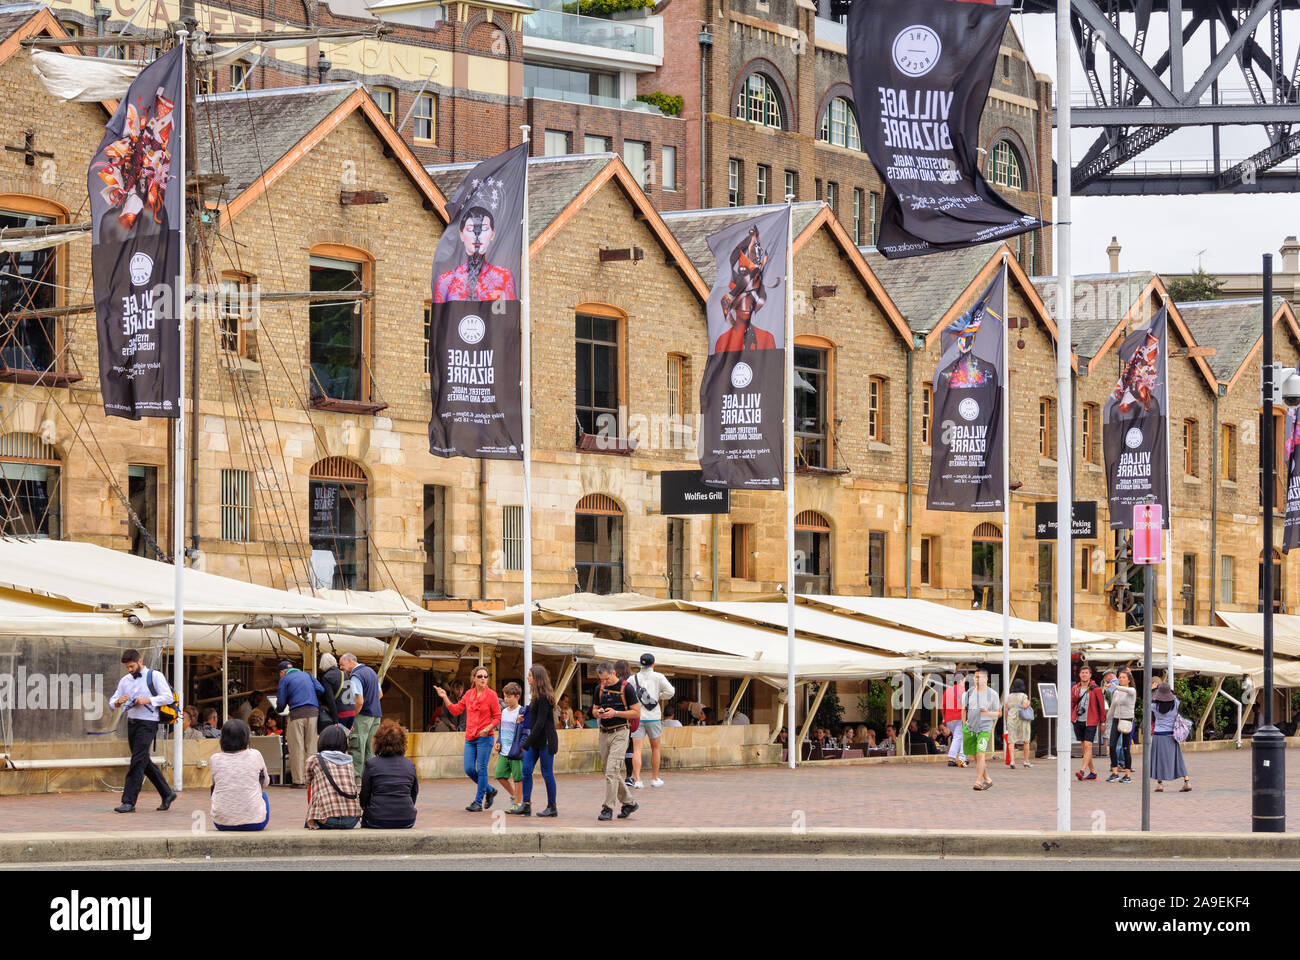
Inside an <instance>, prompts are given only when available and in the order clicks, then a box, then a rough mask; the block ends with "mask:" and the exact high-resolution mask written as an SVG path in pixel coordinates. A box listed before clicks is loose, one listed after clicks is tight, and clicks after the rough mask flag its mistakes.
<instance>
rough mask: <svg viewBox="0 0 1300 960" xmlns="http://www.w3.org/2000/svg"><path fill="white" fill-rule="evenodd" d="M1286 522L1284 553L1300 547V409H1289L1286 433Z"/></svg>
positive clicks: (1284, 445)
mask: <svg viewBox="0 0 1300 960" xmlns="http://www.w3.org/2000/svg"><path fill="white" fill-rule="evenodd" d="M1282 448H1283V450H1284V451H1285V453H1286V521H1285V524H1284V525H1283V527H1282V552H1283V553H1290V552H1291V551H1292V550H1294V549H1295V548H1296V547H1300V407H1287V409H1286V433H1285V434H1284V435H1283V437H1282Z"/></svg>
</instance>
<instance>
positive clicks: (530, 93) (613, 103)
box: [524, 87, 662, 116]
mask: <svg viewBox="0 0 1300 960" xmlns="http://www.w3.org/2000/svg"><path fill="white" fill-rule="evenodd" d="M524 96H525V97H537V98H538V99H539V100H563V101H564V102H565V103H586V104H590V105H591V106H593V107H613V108H614V109H616V110H639V111H640V112H641V113H653V114H655V115H656V116H659V115H661V114H662V111H661V110H660V109H659V108H658V107H655V106H652V105H650V104H648V103H643V102H642V101H640V100H620V99H619V98H618V97H599V96H597V95H596V94H594V93H575V92H574V91H572V90H552V89H551V88H550V87H524Z"/></svg>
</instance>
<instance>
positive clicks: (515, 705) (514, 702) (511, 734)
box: [492, 681, 528, 816]
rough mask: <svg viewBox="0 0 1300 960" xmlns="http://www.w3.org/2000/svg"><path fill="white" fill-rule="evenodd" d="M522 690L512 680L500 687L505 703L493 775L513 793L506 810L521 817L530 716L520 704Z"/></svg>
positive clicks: (493, 749) (493, 748) (502, 710)
mask: <svg viewBox="0 0 1300 960" xmlns="http://www.w3.org/2000/svg"><path fill="white" fill-rule="evenodd" d="M521 693H523V691H522V690H521V689H519V684H517V683H515V682H514V681H511V682H510V683H507V684H506V685H505V686H504V687H502V688H501V696H502V697H504V698H505V701H506V705H505V706H504V707H502V709H501V726H500V730H499V733H498V737H497V742H496V744H495V745H494V746H493V747H492V751H493V752H494V753H495V754H496V755H497V762H496V771H495V772H494V773H493V776H494V777H496V779H497V781H498V782H499V783H500V784H501V786H502V787H504V788H505V791H506V793H508V794H510V801H511V803H510V809H508V810H507V811H506V813H512V814H515V815H516V816H518V815H519V814H522V813H523V812H524V804H523V795H522V794H523V787H522V783H521V781H522V780H523V779H524V737H525V736H526V735H527V721H528V716H527V714H525V713H524V708H523V707H521V706H520V705H519V695H520V694H521Z"/></svg>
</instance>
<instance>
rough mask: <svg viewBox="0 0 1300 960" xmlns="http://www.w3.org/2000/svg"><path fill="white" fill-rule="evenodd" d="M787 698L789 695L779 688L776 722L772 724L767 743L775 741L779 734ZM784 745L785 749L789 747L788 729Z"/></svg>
mask: <svg viewBox="0 0 1300 960" xmlns="http://www.w3.org/2000/svg"><path fill="white" fill-rule="evenodd" d="M789 699H790V695H789V694H788V693H786V692H785V691H784V690H780V691H778V692H777V695H776V723H774V724H772V735H771V736H770V737H768V738H767V742H768V743H769V744H773V743H776V739H777V737H779V736H781V729H782V728H781V721H782V720H783V719H785V705H786V701H788V700H789ZM785 747H786V749H787V750H789V749H790V734H789V731H788V730H787V732H786V737H785Z"/></svg>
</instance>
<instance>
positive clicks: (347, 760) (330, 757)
mask: <svg viewBox="0 0 1300 960" xmlns="http://www.w3.org/2000/svg"><path fill="white" fill-rule="evenodd" d="M360 793H361V788H360V787H359V786H358V785H357V774H356V771H355V770H354V769H353V767H352V754H350V753H348V731H347V729H346V728H345V727H342V726H339V725H338V724H335V725H334V726H330V727H326V728H325V729H324V730H322V731H321V734H320V736H319V737H317V738H316V752H315V753H314V754H313V755H312V756H310V757H308V758H307V821H306V822H305V823H304V824H303V826H304V827H306V828H307V829H308V830H351V829H352V828H353V827H355V826H356V825H357V822H358V821H360V819H361V801H360V799H358V798H359V796H360Z"/></svg>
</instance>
